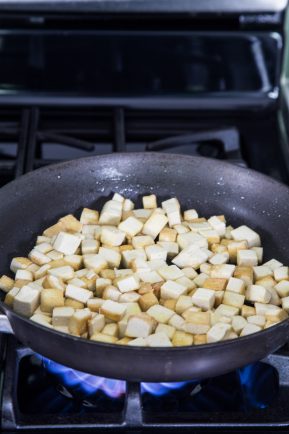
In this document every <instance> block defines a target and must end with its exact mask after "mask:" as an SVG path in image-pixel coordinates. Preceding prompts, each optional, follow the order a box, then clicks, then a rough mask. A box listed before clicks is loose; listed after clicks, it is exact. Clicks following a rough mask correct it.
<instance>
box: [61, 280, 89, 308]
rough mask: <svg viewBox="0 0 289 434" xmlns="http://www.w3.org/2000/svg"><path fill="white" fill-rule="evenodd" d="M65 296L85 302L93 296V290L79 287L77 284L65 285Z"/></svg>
mask: <svg viewBox="0 0 289 434" xmlns="http://www.w3.org/2000/svg"><path fill="white" fill-rule="evenodd" d="M65 296H66V297H68V298H72V299H73V300H76V301H79V302H80V303H84V304H86V303H87V301H88V300H89V299H90V298H92V297H93V292H92V291H89V290H88V289H84V288H80V287H79V286H74V285H67V287H66V289H65Z"/></svg>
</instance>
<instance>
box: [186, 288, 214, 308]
mask: <svg viewBox="0 0 289 434" xmlns="http://www.w3.org/2000/svg"><path fill="white" fill-rule="evenodd" d="M192 301H193V304H194V305H195V306H198V307H201V308H202V309H205V310H209V309H212V308H213V306H214V304H215V291H214V290H212V289H206V288H198V289H197V290H196V292H195V293H194V295H193V296H192Z"/></svg>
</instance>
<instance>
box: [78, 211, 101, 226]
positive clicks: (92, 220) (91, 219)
mask: <svg viewBox="0 0 289 434" xmlns="http://www.w3.org/2000/svg"><path fill="white" fill-rule="evenodd" d="M98 219H99V212H98V211H95V210H94V209H89V208H83V210H82V213H81V216H80V223H82V224H84V225H95V224H97V223H98Z"/></svg>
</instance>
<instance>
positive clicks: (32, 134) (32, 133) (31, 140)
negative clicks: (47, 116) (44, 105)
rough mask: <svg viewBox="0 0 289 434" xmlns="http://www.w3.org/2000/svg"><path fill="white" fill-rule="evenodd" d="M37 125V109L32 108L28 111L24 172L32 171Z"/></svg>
mask: <svg viewBox="0 0 289 434" xmlns="http://www.w3.org/2000/svg"><path fill="white" fill-rule="evenodd" d="M38 124H39V108H37V107H33V108H32V109H31V110H30V129H29V135H28V149H27V153H26V162H25V172H31V170H33V169H34V158H35V153H36V146H37V129H38Z"/></svg>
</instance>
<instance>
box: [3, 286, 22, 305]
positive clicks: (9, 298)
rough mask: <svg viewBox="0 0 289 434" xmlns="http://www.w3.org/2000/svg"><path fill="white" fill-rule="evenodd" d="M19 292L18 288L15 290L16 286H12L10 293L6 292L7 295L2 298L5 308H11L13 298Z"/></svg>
mask: <svg viewBox="0 0 289 434" xmlns="http://www.w3.org/2000/svg"><path fill="white" fill-rule="evenodd" d="M19 291H20V288H17V287H16V286H14V287H13V288H12V289H10V291H8V292H7V294H6V296H5V298H4V303H5V304H7V306H13V303H14V299H15V297H16V295H17V294H18V292H19Z"/></svg>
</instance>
